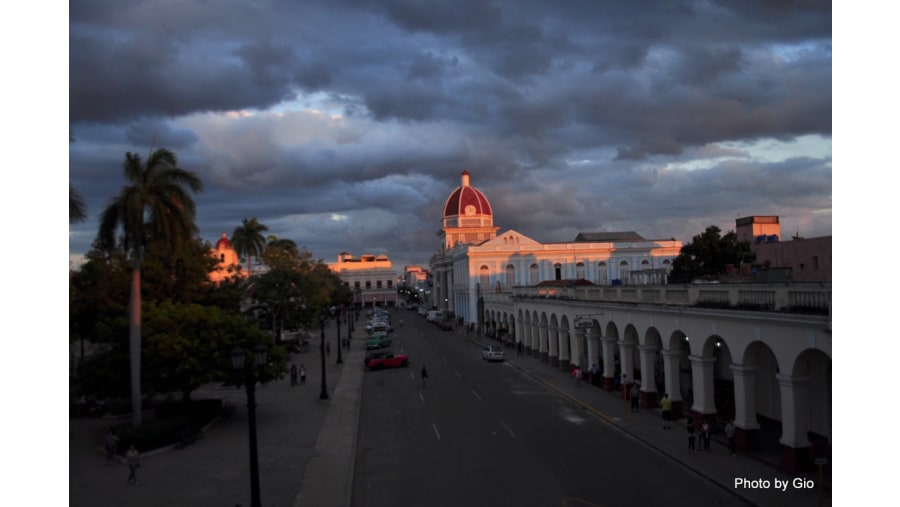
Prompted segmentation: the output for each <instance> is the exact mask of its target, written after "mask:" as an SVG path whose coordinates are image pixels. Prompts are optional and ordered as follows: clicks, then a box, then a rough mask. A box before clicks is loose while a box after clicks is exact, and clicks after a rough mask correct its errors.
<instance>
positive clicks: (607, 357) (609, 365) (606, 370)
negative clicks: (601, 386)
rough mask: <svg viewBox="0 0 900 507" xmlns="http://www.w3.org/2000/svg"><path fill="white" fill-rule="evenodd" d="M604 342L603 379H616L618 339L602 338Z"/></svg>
mask: <svg viewBox="0 0 900 507" xmlns="http://www.w3.org/2000/svg"><path fill="white" fill-rule="evenodd" d="M601 341H602V342H603V377H604V378H614V377H615V376H616V339H615V338H610V337H608V336H607V337H604V338H601Z"/></svg>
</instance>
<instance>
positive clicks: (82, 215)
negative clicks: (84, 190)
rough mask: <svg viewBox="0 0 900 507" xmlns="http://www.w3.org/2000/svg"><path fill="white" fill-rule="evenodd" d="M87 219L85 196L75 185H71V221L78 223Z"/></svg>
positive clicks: (71, 222)
mask: <svg viewBox="0 0 900 507" xmlns="http://www.w3.org/2000/svg"><path fill="white" fill-rule="evenodd" d="M85 220H87V205H85V204H84V198H83V197H81V194H79V193H78V191H77V190H75V187H73V186H72V185H69V223H70V224H76V223H79V222H84V221H85Z"/></svg>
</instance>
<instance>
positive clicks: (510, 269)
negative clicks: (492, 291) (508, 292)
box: [506, 264, 516, 288]
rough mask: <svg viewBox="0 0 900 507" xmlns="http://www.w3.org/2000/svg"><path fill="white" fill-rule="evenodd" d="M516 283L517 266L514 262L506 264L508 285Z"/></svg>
mask: <svg viewBox="0 0 900 507" xmlns="http://www.w3.org/2000/svg"><path fill="white" fill-rule="evenodd" d="M515 284H516V267H515V266H513V265H512V264H507V265H506V287H507V288H512V287H513V286H514V285H515Z"/></svg>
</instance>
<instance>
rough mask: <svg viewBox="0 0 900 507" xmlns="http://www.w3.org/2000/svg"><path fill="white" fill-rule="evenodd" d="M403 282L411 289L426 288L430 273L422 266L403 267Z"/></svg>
mask: <svg viewBox="0 0 900 507" xmlns="http://www.w3.org/2000/svg"><path fill="white" fill-rule="evenodd" d="M403 281H404V282H405V283H406V284H407V285H409V286H410V287H425V284H426V282H427V281H428V271H427V270H426V269H423V268H422V266H403Z"/></svg>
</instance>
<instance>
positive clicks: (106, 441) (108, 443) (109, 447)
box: [103, 428, 119, 466]
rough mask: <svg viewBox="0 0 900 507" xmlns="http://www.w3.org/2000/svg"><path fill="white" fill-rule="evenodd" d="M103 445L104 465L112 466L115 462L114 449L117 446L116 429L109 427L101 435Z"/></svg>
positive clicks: (117, 436)
mask: <svg viewBox="0 0 900 507" xmlns="http://www.w3.org/2000/svg"><path fill="white" fill-rule="evenodd" d="M103 445H104V446H105V447H106V465H107V466H112V465H115V464H116V450H117V449H118V448H119V435H117V434H116V430H115V429H112V428H110V430H109V431H107V432H106V436H104V437H103Z"/></svg>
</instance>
